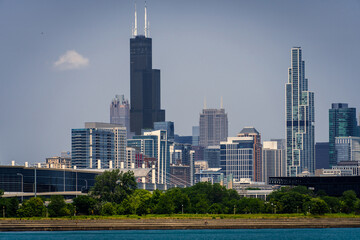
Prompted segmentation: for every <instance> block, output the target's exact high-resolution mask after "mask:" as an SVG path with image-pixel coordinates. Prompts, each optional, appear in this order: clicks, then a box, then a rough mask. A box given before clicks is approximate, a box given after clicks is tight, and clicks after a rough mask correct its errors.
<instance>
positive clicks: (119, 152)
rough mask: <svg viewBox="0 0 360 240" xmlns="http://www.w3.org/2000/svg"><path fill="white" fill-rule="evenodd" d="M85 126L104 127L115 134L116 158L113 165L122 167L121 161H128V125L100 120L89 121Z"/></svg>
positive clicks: (90, 127) (92, 127) (91, 127)
mask: <svg viewBox="0 0 360 240" xmlns="http://www.w3.org/2000/svg"><path fill="white" fill-rule="evenodd" d="M85 128H89V129H103V130H107V131H111V132H112V133H113V134H114V150H113V151H114V160H113V167H114V168H120V166H121V163H122V162H125V161H126V138H127V132H126V127H124V126H122V125H119V124H109V123H100V122H87V123H85Z"/></svg>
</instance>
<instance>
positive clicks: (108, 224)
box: [0, 218, 360, 232]
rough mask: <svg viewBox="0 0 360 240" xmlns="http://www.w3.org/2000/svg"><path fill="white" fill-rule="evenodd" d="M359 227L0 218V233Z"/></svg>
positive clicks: (307, 221) (297, 221) (354, 222)
mask: <svg viewBox="0 0 360 240" xmlns="http://www.w3.org/2000/svg"><path fill="white" fill-rule="evenodd" d="M271 228H273V229H276V228H277V229H279V228H360V219H359V218H276V219H270V218H264V219H251V218H248V219H243V218H242V219H205V218H204V219H175V218H172V219H161V218H160V219H85V220H82V219H81V220H71V219H51V218H50V219H41V220H24V219H22V220H19V219H15V220H0V232H11V231H19V232H20V231H89V230H176V229H177V230H185V229H271Z"/></svg>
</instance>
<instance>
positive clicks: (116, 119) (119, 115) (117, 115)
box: [110, 95, 130, 138]
mask: <svg viewBox="0 0 360 240" xmlns="http://www.w3.org/2000/svg"><path fill="white" fill-rule="evenodd" d="M110 123H111V124H120V125H122V126H124V127H126V131H127V138H130V104H129V101H128V100H127V99H125V97H124V95H116V96H115V98H114V99H113V100H112V101H111V104H110Z"/></svg>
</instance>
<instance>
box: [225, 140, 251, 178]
mask: <svg viewBox="0 0 360 240" xmlns="http://www.w3.org/2000/svg"><path fill="white" fill-rule="evenodd" d="M220 168H221V172H222V173H223V174H224V177H226V178H229V179H234V181H236V182H240V181H242V180H244V179H247V180H250V181H253V180H254V137H253V136H251V137H228V139H227V141H223V142H220Z"/></svg>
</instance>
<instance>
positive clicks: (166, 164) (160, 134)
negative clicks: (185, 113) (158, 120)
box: [127, 130, 172, 184]
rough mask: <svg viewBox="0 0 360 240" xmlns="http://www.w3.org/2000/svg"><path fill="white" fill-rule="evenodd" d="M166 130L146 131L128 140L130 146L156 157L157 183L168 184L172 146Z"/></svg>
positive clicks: (147, 155)
mask: <svg viewBox="0 0 360 240" xmlns="http://www.w3.org/2000/svg"><path fill="white" fill-rule="evenodd" d="M171 144H172V142H170V141H168V140H167V133H166V131H165V130H157V131H149V132H144V135H141V136H134V137H133V139H129V140H128V142H127V146H128V147H132V148H136V149H139V151H140V152H141V153H142V154H144V155H145V156H146V157H150V158H155V159H156V160H157V161H156V166H155V167H156V176H155V177H156V180H155V182H156V183H159V184H168V183H169V181H170V179H168V176H169V174H170V146H171Z"/></svg>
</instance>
